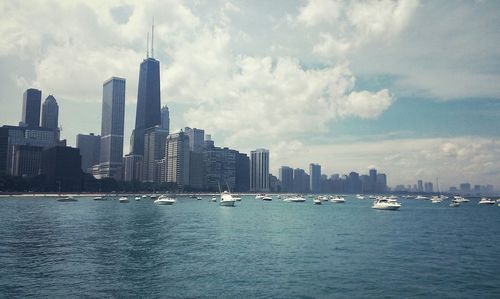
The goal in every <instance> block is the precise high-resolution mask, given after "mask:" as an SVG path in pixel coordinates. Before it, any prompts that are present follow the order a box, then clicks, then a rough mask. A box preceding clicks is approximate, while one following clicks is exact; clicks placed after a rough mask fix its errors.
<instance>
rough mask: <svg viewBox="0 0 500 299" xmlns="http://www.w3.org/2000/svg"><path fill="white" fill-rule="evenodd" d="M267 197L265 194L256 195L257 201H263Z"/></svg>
mask: <svg viewBox="0 0 500 299" xmlns="http://www.w3.org/2000/svg"><path fill="white" fill-rule="evenodd" d="M265 196H266V195H265V194H257V195H255V199H263V198H264V197H265Z"/></svg>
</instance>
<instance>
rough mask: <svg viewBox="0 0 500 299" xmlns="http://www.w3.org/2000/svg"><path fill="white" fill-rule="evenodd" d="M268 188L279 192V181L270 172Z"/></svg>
mask: <svg viewBox="0 0 500 299" xmlns="http://www.w3.org/2000/svg"><path fill="white" fill-rule="evenodd" d="M269 190H270V191H271V192H281V184H280V181H279V180H278V178H277V177H275V176H274V175H272V174H269Z"/></svg>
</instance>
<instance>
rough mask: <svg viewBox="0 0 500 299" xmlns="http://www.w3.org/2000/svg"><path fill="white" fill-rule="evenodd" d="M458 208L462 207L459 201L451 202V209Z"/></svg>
mask: <svg viewBox="0 0 500 299" xmlns="http://www.w3.org/2000/svg"><path fill="white" fill-rule="evenodd" d="M458 206H460V203H459V202H458V201H454V200H452V201H451V203H450V207H453V208H456V207H458Z"/></svg>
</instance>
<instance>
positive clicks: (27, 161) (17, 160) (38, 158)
mask: <svg viewBox="0 0 500 299" xmlns="http://www.w3.org/2000/svg"><path fill="white" fill-rule="evenodd" d="M42 151H43V147H41V146H31V145H17V146H15V148H14V159H13V172H14V175H15V176H23V177H31V176H36V175H39V174H40V168H41V165H42Z"/></svg>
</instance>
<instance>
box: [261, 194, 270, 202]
mask: <svg viewBox="0 0 500 299" xmlns="http://www.w3.org/2000/svg"><path fill="white" fill-rule="evenodd" d="M261 199H262V200H265V201H271V200H273V197H272V196H270V195H267V194H266V195H264V196H263V197H262V198H261Z"/></svg>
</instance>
